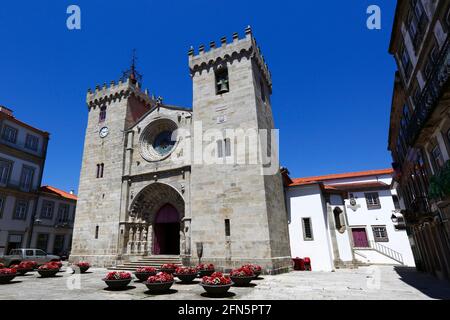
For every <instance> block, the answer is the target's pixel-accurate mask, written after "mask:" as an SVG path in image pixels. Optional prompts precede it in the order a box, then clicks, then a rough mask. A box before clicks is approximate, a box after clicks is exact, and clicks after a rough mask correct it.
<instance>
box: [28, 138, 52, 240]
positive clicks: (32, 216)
mask: <svg viewBox="0 0 450 320" xmlns="http://www.w3.org/2000/svg"><path fill="white" fill-rule="evenodd" d="M49 140H50V137H49V136H48V135H47V137H46V138H45V143H44V148H43V156H44V158H43V160H42V165H41V172H40V174H39V181H38V188H40V187H41V185H42V178H43V176H44V168H45V160H46V159H47V147H48V141H49ZM39 197H40V192H39V189H38V191H37V197H36V202H35V203H34V208H33V214H32V215H31V221H30V227H29V231H28V234H29V236H28V239H27V240H28V241H27V248H30V247H31V240H32V239H33V229H34V220H35V219H36V215H37V210H38V203H39Z"/></svg>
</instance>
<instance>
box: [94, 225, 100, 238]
mask: <svg viewBox="0 0 450 320" xmlns="http://www.w3.org/2000/svg"><path fill="white" fill-rule="evenodd" d="M98 229H99V227H98V226H96V227H95V239H98Z"/></svg>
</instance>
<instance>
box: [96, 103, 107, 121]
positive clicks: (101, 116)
mask: <svg viewBox="0 0 450 320" xmlns="http://www.w3.org/2000/svg"><path fill="white" fill-rule="evenodd" d="M105 120H106V107H105V106H103V107H101V108H100V114H99V116H98V122H99V123H101V122H104V121H105Z"/></svg>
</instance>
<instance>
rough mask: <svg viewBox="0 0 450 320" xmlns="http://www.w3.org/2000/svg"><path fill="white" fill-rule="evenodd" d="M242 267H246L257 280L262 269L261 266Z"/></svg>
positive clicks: (247, 265) (248, 265)
mask: <svg viewBox="0 0 450 320" xmlns="http://www.w3.org/2000/svg"><path fill="white" fill-rule="evenodd" d="M242 267H247V268H250V269H252V270H253V273H254V274H255V279H256V278H258V277H259V276H260V275H261V273H262V268H261V266H259V265H257V264H246V265H245V266H242Z"/></svg>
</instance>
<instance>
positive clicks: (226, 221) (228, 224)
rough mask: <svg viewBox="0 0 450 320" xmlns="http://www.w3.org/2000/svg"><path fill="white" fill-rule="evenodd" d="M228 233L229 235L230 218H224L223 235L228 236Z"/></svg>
mask: <svg viewBox="0 0 450 320" xmlns="http://www.w3.org/2000/svg"><path fill="white" fill-rule="evenodd" d="M230 235H231V229H230V219H225V236H226V237H229V236H230Z"/></svg>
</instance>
